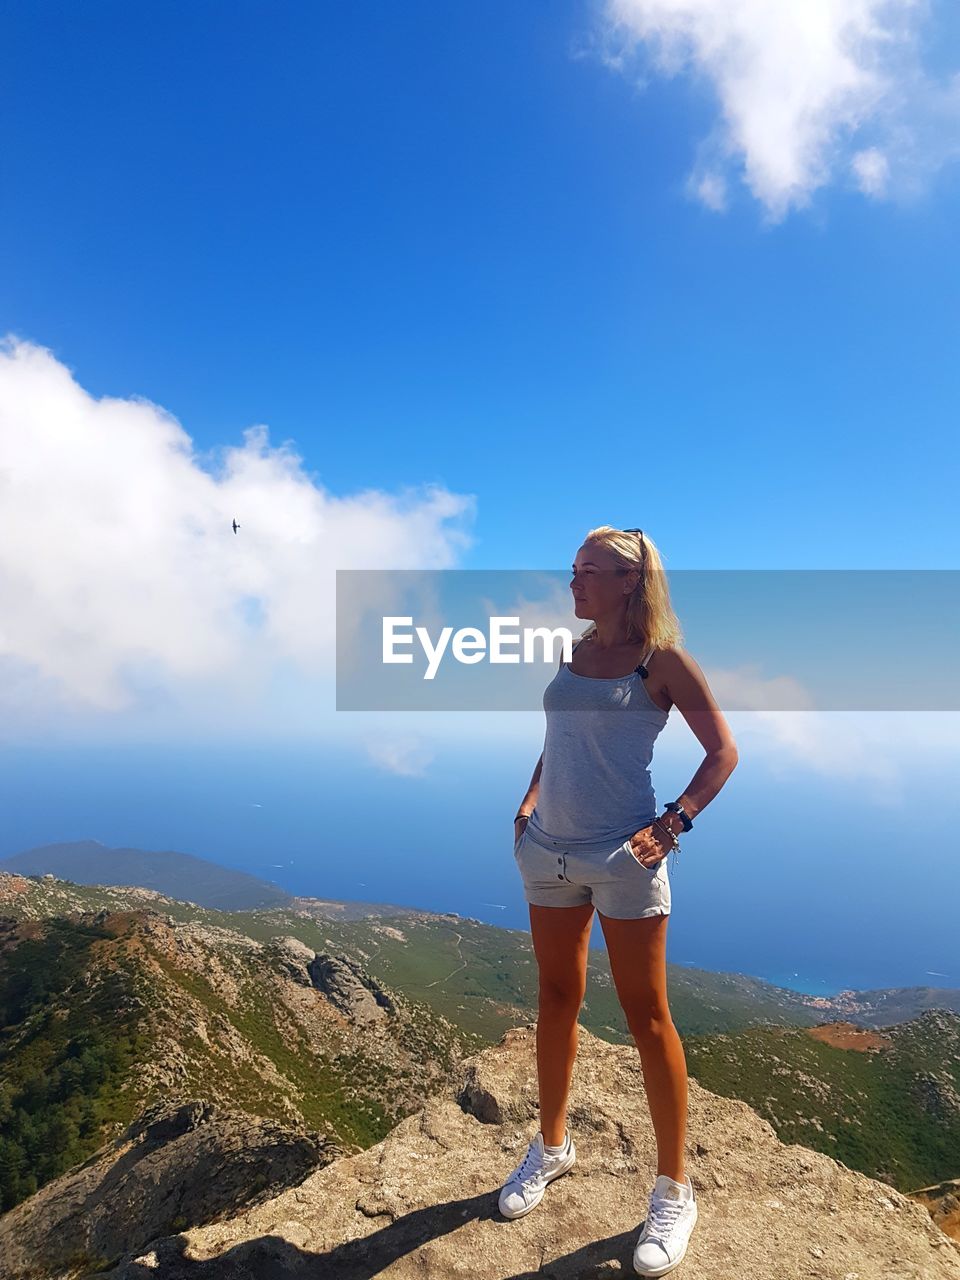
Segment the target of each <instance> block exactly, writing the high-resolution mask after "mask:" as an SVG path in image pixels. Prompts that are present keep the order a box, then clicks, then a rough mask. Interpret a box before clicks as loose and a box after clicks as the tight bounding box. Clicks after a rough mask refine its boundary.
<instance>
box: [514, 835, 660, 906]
mask: <svg viewBox="0 0 960 1280" xmlns="http://www.w3.org/2000/svg"><path fill="white" fill-rule="evenodd" d="M527 825H528V824H526V823H525V824H524V828H523V832H522V833H521V835H520V839H519V840H518V841H516V842H515V844H514V846H513V856H514V857H515V858H516V860H517V866H518V867H519V869H520V876H521V879H522V880H523V892H524V897H525V898H526V900H527V902H530V903H533V905H534V906H538V907H582V906H586V904H587V903H588V902H592V903H593V905H594V906H595V907H596V908H597V910H598V911H599V912H600V913H601V914H602V915H605V916H610V917H612V918H613V919H615V920H638V919H640V918H641V917H642V916H658V915H665V916H666V915H669V914H670V880H669V877H668V875H667V859H666V856H664V857H662V858H661V859H660V861H659V862H658V863H656V864H655V865H654V866H651V867H645V866H644V865H643V863H642V862H639V861H638V860H637V858H636V857H635V856H634V854H633V853H632V851H631V849H630V838H629V836H628V837H627V839H626V840H624V842H623V843H622V844H618V845H617V846H616V848H613V849H610V850H608V851H606V852H602V853H572V852H570V851H569V850H568V849H565V848H564V847H563V846H562V845H560V844H556V845H555V847H554V848H552V849H548V848H546V847H545V846H544V845H542V844H538V843H537V841H536V840H534V839H533V837H532V836H528V835H527Z"/></svg>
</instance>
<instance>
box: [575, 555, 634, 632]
mask: <svg viewBox="0 0 960 1280" xmlns="http://www.w3.org/2000/svg"><path fill="white" fill-rule="evenodd" d="M618 567H619V566H618V565H617V561H616V559H615V558H614V557H613V555H612V554H611V553H610V552H609V551H607V549H606V548H605V547H602V546H600V545H599V544H598V543H595V542H585V543H584V544H583V546H582V547H581V548H580V550H579V551H578V552H577V556H576V559H575V560H574V562H573V577H572V578H571V581H570V590H571V592H572V593H573V611H574V613H575V614H576V616H577V617H578V618H593V619H596V618H602V617H606V616H607V615H608V614H610V613H615V612H616V611H617V610H618V609H621V608H624V607H625V606H626V602H627V597H626V594H625V590H624V589H625V588H627V589H628V590H629V587H630V586H631V585H632V584H631V581H630V574H629V573H628V574H623V573H616V572H615V570H616V569H617V568H618Z"/></svg>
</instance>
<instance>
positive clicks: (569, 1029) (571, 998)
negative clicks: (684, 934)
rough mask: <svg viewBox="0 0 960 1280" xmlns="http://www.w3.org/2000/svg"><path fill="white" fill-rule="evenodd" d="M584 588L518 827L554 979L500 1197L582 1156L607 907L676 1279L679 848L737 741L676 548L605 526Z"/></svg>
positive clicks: (654, 1239) (580, 577) (645, 1251)
mask: <svg viewBox="0 0 960 1280" xmlns="http://www.w3.org/2000/svg"><path fill="white" fill-rule="evenodd" d="M570 587H571V591H572V592H573V598H574V612H575V613H576V615H577V617H579V618H588V619H589V618H592V619H593V624H592V625H591V626H589V627H588V628H587V630H586V631H584V632H583V633H582V635H581V636H580V638H579V640H578V641H577V642H576V644H575V645H574V649H573V653H572V658H571V662H570V663H569V664H568V663H564V661H563V660H562V658H561V661H560V667H559V670H558V671H557V674H556V675H555V676H554V678H553V680H552V681H551V683H550V684H549V685H548V686H547V688H546V690H545V691H544V696H543V707H544V711H545V713H546V720H547V728H546V737H545V740H544V749H543V753H542V754H541V756H540V760H539V762H538V764H537V767H536V769H535V770H534V774H533V778H532V779H531V782H530V786H529V788H528V790H527V794H526V795H525V796H524V798H523V801H522V803H521V805H520V810H519V812H518V813H517V816H516V819H515V824H514V855H515V857H516V859H517V865H518V867H519V870H520V874H521V877H522V879H523V886H524V894H525V897H526V900H527V902H528V903H529V910H530V928H531V933H532V935H533V946H534V952H535V954H536V957H537V965H538V968H539V979H540V982H539V987H540V989H539V1000H538V1017H537V1071H538V1077H539V1086H540V1123H541V1128H540V1131H539V1132H538V1133H537V1135H536V1137H535V1138H534V1139H533V1141H532V1142H531V1143H530V1146H529V1148H528V1150H527V1154H526V1156H525V1157H524V1159H523V1160H522V1161H521V1163H520V1164H519V1165H518V1166H517V1168H516V1169H515V1170H514V1171H513V1173H512V1174H511V1175H510V1178H509V1179H508V1180H507V1182H506V1183H505V1184H504V1187H503V1189H502V1191H501V1193H500V1210H501V1212H502V1213H503V1214H504V1215H505V1216H506V1217H509V1218H519V1217H522V1216H523V1215H524V1214H526V1213H529V1212H530V1210H531V1209H533V1208H535V1207H536V1206H537V1205H538V1204H539V1203H540V1201H541V1200H542V1198H543V1194H544V1191H545V1190H546V1187H547V1184H548V1183H549V1182H551V1181H552V1180H553V1179H554V1178H556V1177H559V1176H560V1175H561V1174H562V1173H565V1172H566V1171H567V1170H568V1169H569V1168H571V1167H572V1165H573V1164H574V1161H575V1160H576V1150H575V1148H574V1144H573V1139H572V1138H571V1136H570V1134H569V1132H568V1131H567V1130H566V1108H567V1097H568V1093H569V1088H570V1080H571V1076H572V1073H573V1064H574V1058H575V1057H576V1051H577V1038H578V1023H577V1018H578V1014H579V1011H580V1005H581V1003H582V1001H583V996H584V992H585V990H586V967H587V948H588V944H589V939H590V932H591V927H592V918H593V911H594V907H596V909H597V911H598V913H599V916H600V925H601V928H602V929H603V934H604V938H605V939H606V944H607V952H608V955H609V960H610V969H611V972H612V974H613V979H614V984H615V986H616V990H617V996H618V998H619V1000H620V1004H621V1005H622V1007H623V1010H624V1013H625V1014H626V1019H627V1025H628V1026H629V1028H630V1031H631V1034H632V1035H633V1038H634V1041H635V1042H636V1045H637V1048H638V1049H639V1051H640V1059H641V1063H642V1069H643V1078H644V1082H645V1085H646V1092H647V1099H648V1103H649V1107H650V1115H651V1120H652V1123H653V1127H654V1130H655V1132H656V1139H657V1179H656V1183H655V1185H654V1188H653V1190H652V1192H651V1193H650V1202H649V1208H648V1213H647V1218H646V1221H645V1223H644V1227H643V1231H642V1232H641V1234H640V1237H639V1239H638V1241H637V1245H636V1249H635V1252H634V1259H633V1262H634V1268H635V1270H636V1271H637V1272H638V1273H639V1274H640V1275H647V1276H662V1275H665V1274H666V1272H668V1271H671V1270H672V1269H673V1268H674V1267H675V1266H676V1265H677V1263H679V1262H680V1260H681V1259H682V1257H683V1256H684V1253H685V1252H686V1247H687V1241H688V1239H689V1236H690V1232H691V1231H692V1230H693V1226H694V1224H695V1222H696V1219H697V1206H696V1201H695V1197H694V1191H693V1184H692V1183H691V1181H690V1178H689V1175H687V1174H686V1173H685V1171H684V1167H683V1149H684V1141H685V1130H686V1113H687V1068H686V1059H685V1057H684V1053H683V1045H682V1044H681V1041H680V1038H679V1036H678V1035H677V1031H676V1028H675V1027H674V1025H673V1021H672V1019H671V1016H670V1010H669V1007H668V1004H667V975H666V940H667V919H668V917H669V914H670V881H669V879H668V876H667V862H666V854H667V853H669V852H670V850H671V849H677V848H679V844H678V842H677V836H678V835H679V834H680V833H681V832H682V831H685V830H687V831H689V830H690V828H691V825H692V822H693V820H694V819H695V818H696V817H697V815H698V814H699V813H700V812H701V811H702V810H703V809H704V808H706V806H707V805H708V804H709V803H710V801H711V800H712V799H713V798H714V796H715V795H716V794H717V793H718V792H719V790H720V788H721V787H722V786H723V784H724V783H725V782H726V780H727V778H728V777H729V776H730V774H731V773H732V772H733V770H734V768H735V767H736V764H737V760H738V755H737V748H736V744H735V743H734V740H733V737H732V735H731V732H730V728H729V726H728V725H727V722H726V720H725V719H724V717H723V713H722V712H721V710H720V708H719V706H718V705H717V703H716V701H715V700H714V697H713V695H712V694H711V692H710V689H709V687H708V686H707V682H706V680H705V678H704V675H703V672H702V671H701V670H700V668H699V666H698V665H697V664H696V662H695V661H694V660H693V659H692V658H691V657H690V655H689V654H688V653H686V652H685V651H684V650H683V649H682V648H681V647H680V640H681V630H680V625H679V622H678V621H677V618H676V615H675V614H674V612H673V609H672V607H671V604H670V596H669V591H668V588H667V580H666V575H665V573H664V572H663V566H662V562H661V559H660V555H659V553H658V551H657V548H656V547H655V545H654V544H653V543H652V542H651V541H650V539H649V538H648V537H646V536H645V535H644V533H643V531H642V530H640V529H624V530H621V529H615V528H613V527H612V526H611V525H601V526H600V527H599V528H596V529H592V530H591V531H590V532H589V533H588V534H587V537H586V540H585V541H584V544H583V546H582V547H581V548H580V550H579V551H578V552H577V557H576V561H575V563H574V565H573V580H572V582H571V584H570ZM673 706H676V707H677V709H678V710H679V712H680V714H681V715H682V716H683V718H684V719H685V720H686V722H687V723H688V724H689V726H690V728H691V729H692V731H693V732H694V734H695V735H696V737H697V738H698V739H699V741H700V742H701V743H702V745H703V748H704V751H705V752H706V754H705V756H704V759H703V762H702V763H701V765H700V767H699V768H698V769H697V771H696V773H695V774H694V775H693V778H692V779H691V780H690V782H689V784H688V785H687V788H686V790H685V791H683V792H682V793H681V795H680V796H679V797H678V798H677V800H676V801H672V802H671V803H670V804H669V805H666V806H664V807H663V811H662V812H661V813H659V814H658V813H657V804H656V799H655V796H654V790H653V786H652V783H651V780H650V771H649V767H648V766H649V764H650V760H651V757H652V754H653V744H654V741H655V740H656V738H657V736H658V734H659V733H660V731H661V730H662V728H663V726H664V725H665V724H666V722H667V717H668V715H669V713H670V710H671V708H672V707H673ZM691 838H692V837H691Z"/></svg>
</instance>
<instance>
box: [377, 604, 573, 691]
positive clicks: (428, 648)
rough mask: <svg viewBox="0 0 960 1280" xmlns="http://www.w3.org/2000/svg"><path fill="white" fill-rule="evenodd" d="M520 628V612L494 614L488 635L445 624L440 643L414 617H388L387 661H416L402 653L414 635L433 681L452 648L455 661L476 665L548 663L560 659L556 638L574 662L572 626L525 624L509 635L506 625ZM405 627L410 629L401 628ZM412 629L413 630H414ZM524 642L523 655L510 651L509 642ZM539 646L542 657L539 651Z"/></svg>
mask: <svg viewBox="0 0 960 1280" xmlns="http://www.w3.org/2000/svg"><path fill="white" fill-rule="evenodd" d="M508 626H510V627H513V628H514V630H517V629H518V628H519V627H520V616H519V614H517V615H515V616H513V617H509V616H506V615H505V616H503V617H493V618H490V619H489V628H488V633H487V634H484V632H483V631H481V630H480V628H479V627H460V628H459V630H457V631H454V629H453V627H443V628H442V629H441V631H440V636H439V638H438V640H437V643H436V644H434V642H433V640H432V639H431V636H430V632H429V631H428V629H427V628H426V627H414V626H413V618H412V616H411V617H387V618H384V619H383V661H384V662H385V663H393V662H396V663H403V664H408V663H412V662H413V654H412V653H398V652H397V646H398V645H410V646H411V647H412V645H413V641H414V637H416V638H417V640H418V641H419V642H420V647H421V649H422V651H423V653H424V654H425V656H426V659H427V665H426V669H425V670H424V672H423V678H424V680H433V679H434V677H435V676H436V674H437V672H438V671H439V669H440V663H441V662H442V661H443V660H444V658H445V657H446V655H447V652H448V651H449V652H450V654H451V656H452V658H453V660H454V661H455V662H462V663H463V664H464V665H465V666H468V667H473V666H476V665H477V663H478V662H484V661H487V662H493V663H498V662H502V663H519V662H541V663H543V664H544V665H546V664H549V663H552V662H554V661H558V659H556V658H555V656H554V641H555V640H557V639H559V640H560V644H561V652H562V654H563V660H564V662H569V661H570V656H571V654H572V653H573V632H572V631H571V630H570V629H569V627H524V628H523V629H522V632H521V633H520V634H508V633H507V632H506V627H508ZM401 627H404V628H406V630H400V628H401ZM411 628H412V630H411ZM521 639H522V641H523V651H522V655H521V653H520V652H519V651H518V652H516V653H514V652H507V651H506V650H505V646H506V645H517V646H519V644H520V642H521ZM538 648H539V657H538V656H537V650H538Z"/></svg>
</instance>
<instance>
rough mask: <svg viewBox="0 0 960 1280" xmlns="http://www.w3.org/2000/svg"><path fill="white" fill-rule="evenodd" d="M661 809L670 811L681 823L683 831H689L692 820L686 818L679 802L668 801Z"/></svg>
mask: <svg viewBox="0 0 960 1280" xmlns="http://www.w3.org/2000/svg"><path fill="white" fill-rule="evenodd" d="M663 807H664V808H665V809H670V810H671V812H673V813H675V814H676V815H677V817H678V818H679V819H680V821H681V822H682V823H683V829H684V831H689V830H690V828H691V827H692V826H693V819H692V818H688V817H687V811H686V809H684V807H683V805H682V804H681V803H680V801H679V800H669V801H668V802H667V803H666V804H665V805H664V806H663Z"/></svg>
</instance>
